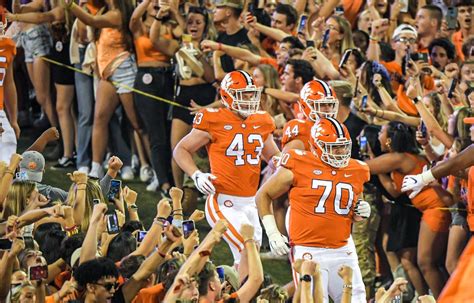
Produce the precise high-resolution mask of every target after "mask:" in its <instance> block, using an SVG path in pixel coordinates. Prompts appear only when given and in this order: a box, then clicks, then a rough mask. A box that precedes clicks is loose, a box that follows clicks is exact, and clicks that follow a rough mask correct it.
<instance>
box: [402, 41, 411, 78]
mask: <svg viewBox="0 0 474 303" xmlns="http://www.w3.org/2000/svg"><path fill="white" fill-rule="evenodd" d="M410 59H411V52H410V48H409V47H407V51H406V54H405V64H404V65H403V67H404V71H403V74H405V75H406V72H407V70H408V68H409V65H410Z"/></svg>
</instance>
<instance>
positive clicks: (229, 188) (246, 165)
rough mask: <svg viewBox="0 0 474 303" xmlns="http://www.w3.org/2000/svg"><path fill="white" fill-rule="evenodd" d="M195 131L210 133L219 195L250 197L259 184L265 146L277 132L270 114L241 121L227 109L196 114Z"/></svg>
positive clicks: (261, 114) (253, 116)
mask: <svg viewBox="0 0 474 303" xmlns="http://www.w3.org/2000/svg"><path fill="white" fill-rule="evenodd" d="M193 127H194V128H196V129H199V130H202V131H206V132H208V133H209V134H210V135H211V137H212V140H211V142H210V143H209V144H208V145H207V151H208V154H209V162H210V165H211V173H212V174H213V175H215V176H216V177H217V179H216V180H213V181H212V183H213V184H214V186H215V187H216V192H218V193H222V194H227V195H233V196H240V197H251V196H255V193H256V192H257V187H258V183H259V180H260V158H261V154H262V150H263V144H264V142H265V141H266V140H267V138H268V136H269V135H270V134H271V133H273V131H274V130H275V123H274V122H273V119H272V117H271V116H270V115H269V114H268V113H267V112H257V113H256V114H253V115H251V116H249V117H248V118H246V119H245V120H242V119H240V117H238V116H237V114H235V113H233V112H232V111H231V110H229V109H227V108H219V109H204V110H201V111H200V112H199V113H197V114H196V117H195V118H194V125H193Z"/></svg>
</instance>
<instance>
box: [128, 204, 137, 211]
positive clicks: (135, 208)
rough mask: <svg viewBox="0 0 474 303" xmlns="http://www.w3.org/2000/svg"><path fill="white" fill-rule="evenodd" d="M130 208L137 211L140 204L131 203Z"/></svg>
mask: <svg viewBox="0 0 474 303" xmlns="http://www.w3.org/2000/svg"><path fill="white" fill-rule="evenodd" d="M128 208H130V210H133V211H137V210H138V206H137V205H136V204H132V205H130V206H129V207H128Z"/></svg>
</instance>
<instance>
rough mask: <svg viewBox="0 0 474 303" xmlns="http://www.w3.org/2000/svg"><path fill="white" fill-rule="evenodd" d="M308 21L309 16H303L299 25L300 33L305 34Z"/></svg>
mask: <svg viewBox="0 0 474 303" xmlns="http://www.w3.org/2000/svg"><path fill="white" fill-rule="evenodd" d="M306 21H308V16H306V15H301V18H300V23H299V25H298V33H304V32H305V29H306Z"/></svg>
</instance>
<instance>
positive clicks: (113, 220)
mask: <svg viewBox="0 0 474 303" xmlns="http://www.w3.org/2000/svg"><path fill="white" fill-rule="evenodd" d="M119 231H120V228H119V224H118V217H117V214H115V213H114V214H110V215H107V232H108V233H109V234H116V233H118V232H119Z"/></svg>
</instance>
